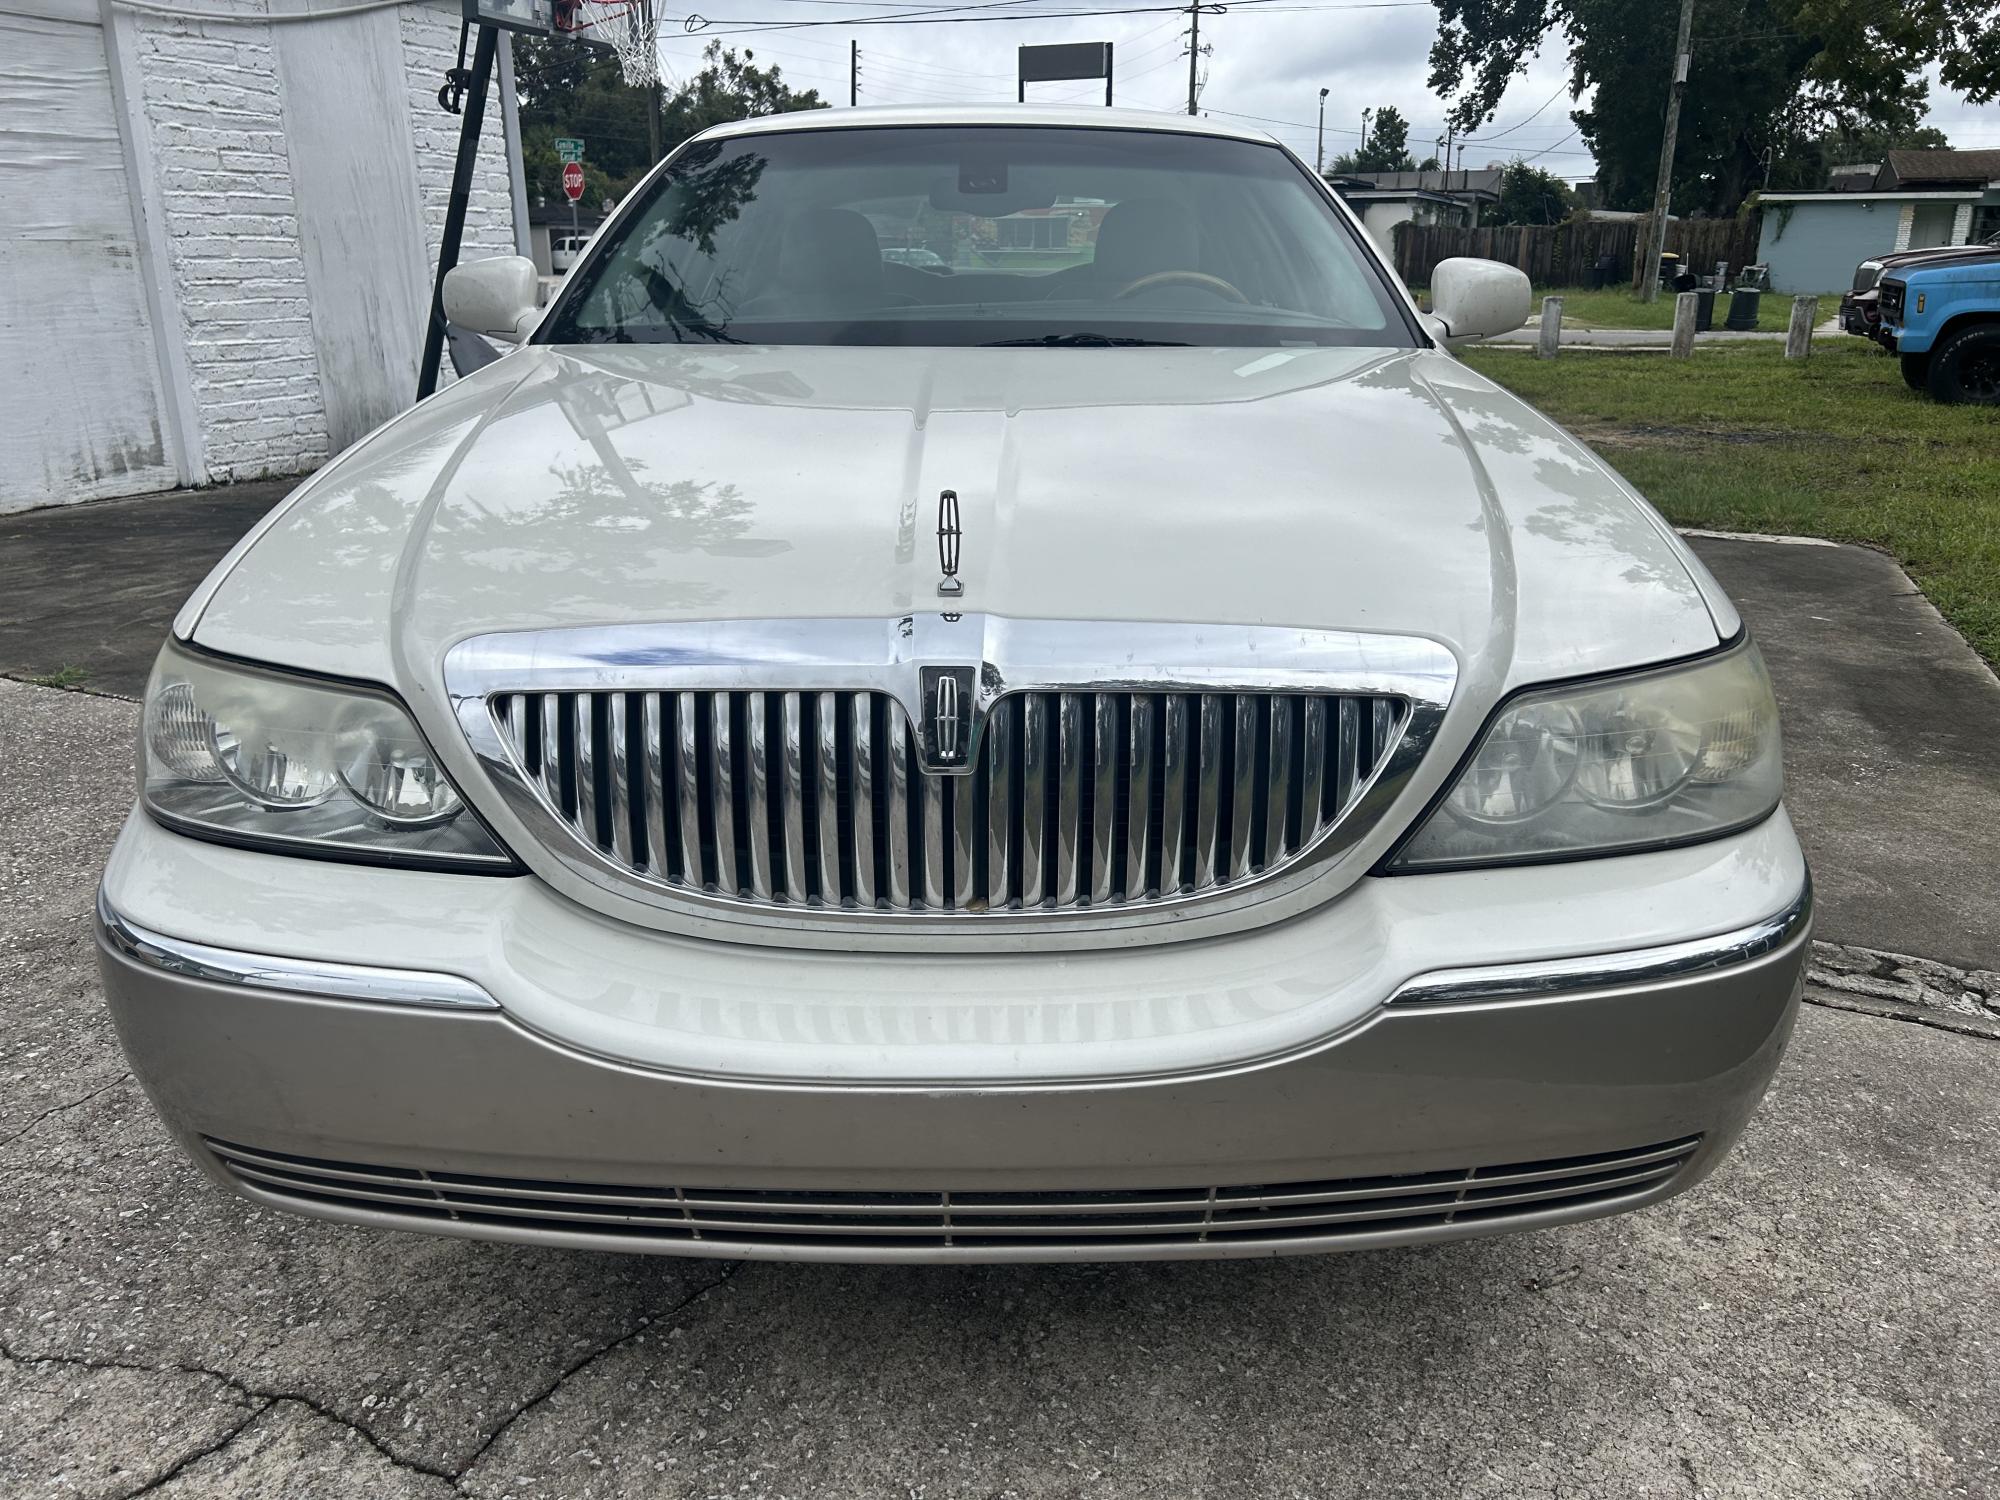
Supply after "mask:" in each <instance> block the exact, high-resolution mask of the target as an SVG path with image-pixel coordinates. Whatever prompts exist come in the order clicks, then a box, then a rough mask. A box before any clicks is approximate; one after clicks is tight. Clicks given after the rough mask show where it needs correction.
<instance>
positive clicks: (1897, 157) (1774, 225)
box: [1757, 151, 2000, 292]
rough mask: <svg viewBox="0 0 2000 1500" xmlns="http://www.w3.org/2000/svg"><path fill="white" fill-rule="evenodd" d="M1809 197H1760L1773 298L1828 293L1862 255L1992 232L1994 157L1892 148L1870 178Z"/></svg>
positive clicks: (1843, 181)
mask: <svg viewBox="0 0 2000 1500" xmlns="http://www.w3.org/2000/svg"><path fill="white" fill-rule="evenodd" d="M1834 180H1835V184H1836V185H1835V186H1834V187H1833V188H1831V189H1829V190H1828V191H1825V192H1818V193H1764V194H1761V195H1759V197H1758V199H1757V205H1758V209H1759V211H1760V212H1761V214H1762V216H1763V219H1762V225H1761V229H1760V233H1759V236H1758V240H1757V259H1758V260H1760V261H1762V262H1764V263H1765V264H1766V265H1768V266H1769V267H1770V268H1771V285H1772V287H1773V288H1774V289H1775V290H1777V291H1780V292H1834V291H1840V290H1843V289H1845V288H1846V287H1848V286H1849V285H1850V284H1852V282H1853V279H1854V268H1855V266H1856V265H1858V264H1859V263H1860V262H1861V261H1864V260H1866V259H1868V257H1870V256H1871V255H1880V254H1885V253H1887V252H1889V251H1892V250H1922V249H1926V248H1928V247H1930V246H1933V245H1971V244H1979V243H1981V242H1983V241H1985V240H1986V239H1987V238H1989V237H1990V236H1992V235H1995V234H2000V151H1891V152H1889V153H1888V159H1887V160H1886V161H1884V162H1883V163H1882V164H1881V165H1880V166H1879V167H1878V168H1877V169H1876V171H1875V172H1874V174H1873V176H1872V177H1870V176H1869V175H1868V174H1865V173H1856V172H1854V171H1853V170H1851V169H1843V170H1842V171H1840V172H1839V173H1836V175H1835V179H1834Z"/></svg>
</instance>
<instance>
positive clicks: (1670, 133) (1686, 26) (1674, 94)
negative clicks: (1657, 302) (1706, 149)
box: [1639, 0, 1694, 302]
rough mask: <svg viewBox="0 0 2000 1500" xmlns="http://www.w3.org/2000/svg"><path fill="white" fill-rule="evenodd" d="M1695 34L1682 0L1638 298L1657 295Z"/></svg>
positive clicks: (1690, 9) (1690, 6) (1689, 1)
mask: <svg viewBox="0 0 2000 1500" xmlns="http://www.w3.org/2000/svg"><path fill="white" fill-rule="evenodd" d="M1693 34H1694V0H1681V29H1680V36H1679V37H1678V39H1677V40H1676V41H1675V42H1674V81H1673V83H1672V85H1671V86H1669V88H1668V90H1667V128H1666V131H1665V133H1664V134H1662V135H1661V137H1660V180H1659V183H1658V184H1657V185H1656V186H1655V187H1654V189H1653V228H1652V233H1651V234H1650V235H1649V236H1648V237H1647V241H1648V243H1647V245H1646V259H1645V261H1644V263H1643V264H1642V265H1641V266H1640V267H1639V276H1640V281H1639V300H1640V301H1641V302H1651V301H1653V300H1654V299H1655V298H1657V297H1658V296H1659V295H1660V252H1661V251H1663V250H1665V249H1666V248H1667V210H1668V208H1669V207H1670V206H1671V205H1672V202H1673V195H1674V137H1675V135H1677V134H1678V133H1679V131H1680V128H1681V96H1682V95H1683V94H1685V93H1686V92H1687V84H1688V41H1689V38H1690V37H1691V36H1692V35H1693Z"/></svg>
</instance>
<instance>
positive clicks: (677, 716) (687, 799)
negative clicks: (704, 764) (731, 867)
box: [661, 693, 712, 889]
mask: <svg viewBox="0 0 2000 1500" xmlns="http://www.w3.org/2000/svg"><path fill="white" fill-rule="evenodd" d="M668 701H669V700H668V699H666V697H665V696H664V695H662V699H661V704H662V707H664V706H665V705H666V704H667V702H668ZM671 702H672V705H673V718H674V727H673V734H674V798H675V802H676V804H677V806H676V808H675V810H676V812H678V813H679V815H680V816H679V822H678V825H677V827H676V832H677V834H678V835H679V838H680V846H681V872H682V873H681V879H683V880H685V881H686V882H687V883H688V884H689V885H691V886H694V887H696V888H697V889H698V888H700V887H701V886H704V885H706V884H707V883H708V882H709V880H710V879H711V878H712V872H711V871H710V870H709V868H708V865H707V862H706V861H705V860H704V859H703V858H702V852H701V758H700V750H699V748H698V744H697V739H698V736H697V735H696V732H695V715H696V713H697V711H698V710H697V709H696V707H695V695H694V694H693V693H675V694H674V695H673V698H672V699H671Z"/></svg>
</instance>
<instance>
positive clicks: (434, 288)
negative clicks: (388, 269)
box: [417, 26, 500, 401]
mask: <svg viewBox="0 0 2000 1500" xmlns="http://www.w3.org/2000/svg"><path fill="white" fill-rule="evenodd" d="M499 43H500V30H499V28H498V27H496V26H481V27H480V28H479V40H478V42H477V43H476V44H475V45H474V47H473V52H472V78H471V81H470V82H469V83H468V84H467V86H466V91H465V113H464V114H463V115H462V116H460V117H459V126H458V160H457V161H456V162H455V163H453V165H452V169H451V199H450V201H449V202H448V203H447V204H446V205H445V211H444V234H443V235H442V236H441V237H440V239H439V240H438V263H437V280H436V281H435V282H433V283H432V285H431V317H430V323H429V324H428V325H427V326H426V327H425V329H424V358H423V363H422V364H421V365H420V366H419V367H418V369H417V399H418V400H419V401H421V400H423V399H424V397H426V396H429V395H431V394H433V393H434V392H435V391H436V390H437V381H438V362H439V361H440V360H441V359H442V358H443V357H444V278H445V274H446V273H447V272H449V271H450V270H451V269H452V267H454V266H456V265H457V264H458V247H459V243H460V241H462V240H463V239H464V238H465V211H466V208H467V207H468V206H469V205H470V203H471V201H472V173H473V170H474V168H476V167H477V166H478V164H479V131H480V127H481V126H483V125H484V124H485V123H486V90H487V86H488V85H489V84H490V83H491V82H492V80H493V56H494V54H495V53H496V52H497V51H498V50H499ZM463 55H464V54H463V53H461V54H460V56H463Z"/></svg>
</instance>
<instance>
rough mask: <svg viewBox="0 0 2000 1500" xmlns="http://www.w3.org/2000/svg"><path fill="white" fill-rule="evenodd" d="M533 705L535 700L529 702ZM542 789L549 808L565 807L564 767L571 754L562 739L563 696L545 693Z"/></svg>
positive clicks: (542, 720) (542, 739)
mask: <svg viewBox="0 0 2000 1500" xmlns="http://www.w3.org/2000/svg"><path fill="white" fill-rule="evenodd" d="M527 701H528V702H530V703H533V702H534V701H535V700H534V699H533V698H529V699H528V700H527ZM540 717H541V756H542V765H541V789H542V800H543V801H545V802H547V803H548V804H549V806H551V807H555V808H560V807H562V805H563V766H564V765H565V763H566V757H567V756H568V754H569V752H568V750H567V749H565V748H564V746H563V739H562V694H560V693H543V694H542V695H541V714H540Z"/></svg>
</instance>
